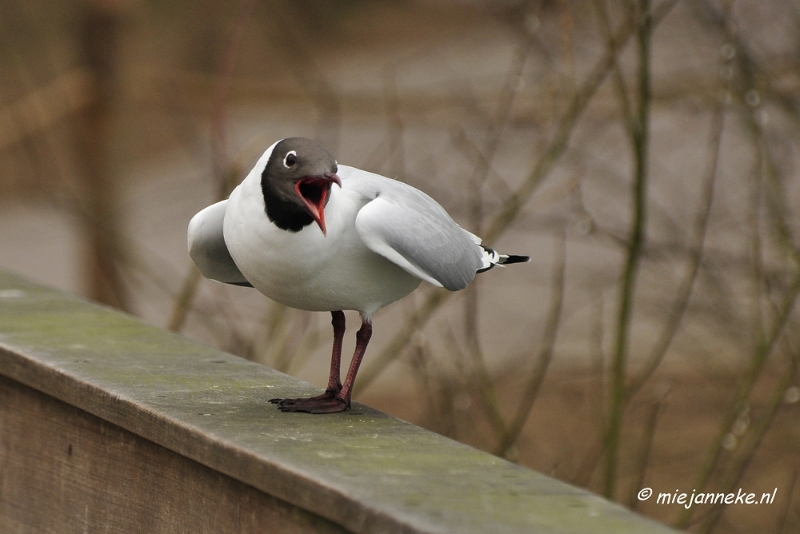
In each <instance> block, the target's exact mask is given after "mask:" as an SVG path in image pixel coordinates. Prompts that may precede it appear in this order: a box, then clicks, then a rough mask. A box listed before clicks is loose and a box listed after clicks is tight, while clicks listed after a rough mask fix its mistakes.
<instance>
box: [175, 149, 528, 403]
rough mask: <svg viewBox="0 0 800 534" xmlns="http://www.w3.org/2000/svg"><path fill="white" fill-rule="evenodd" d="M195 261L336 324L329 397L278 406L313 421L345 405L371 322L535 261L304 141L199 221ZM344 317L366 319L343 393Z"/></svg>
mask: <svg viewBox="0 0 800 534" xmlns="http://www.w3.org/2000/svg"><path fill="white" fill-rule="evenodd" d="M304 157H307V158H308V159H309V161H308V162H306V160H305V159H303V158H304ZM301 165H305V168H302V167H301ZM334 185H336V186H338V187H333V186H334ZM304 210H305V211H304ZM313 222H316V223H317V224H313ZM189 251H190V255H191V257H192V259H193V260H194V262H195V264H196V265H197V266H198V268H199V269H200V271H201V272H202V273H203V274H204V275H205V276H206V277H208V278H211V279H213V280H217V281H220V282H226V283H233V284H238V285H251V286H253V287H255V288H256V289H258V290H259V291H260V292H261V293H263V294H264V295H266V296H268V297H269V298H271V299H273V300H275V301H277V302H280V303H282V304H285V305H286V306H290V307H293V308H298V309H303V310H310V311H330V312H332V313H333V324H334V355H333V359H332V366H331V377H330V381H329V386H328V390H327V391H326V394H324V395H322V396H320V397H315V398H313V399H284V400H282V401H281V402H280V405H281V409H284V410H290V411H310V412H314V413H321V412H325V413H327V412H331V411H341V410H343V409H347V407H348V406H349V403H350V394H351V392H352V382H353V380H355V374H356V372H357V370H358V364H359V363H360V359H361V357H362V356H363V352H364V350H365V349H366V345H367V343H368V341H369V337H370V335H371V331H372V325H371V319H372V315H373V314H374V313H375V312H377V311H378V310H379V309H380V308H382V307H384V306H386V305H388V304H390V303H392V302H394V301H396V300H398V299H400V298H402V297H404V296H406V295H408V294H409V293H411V292H412V291H413V290H414V289H416V288H417V286H419V284H420V282H422V281H423V280H424V281H427V282H429V283H432V284H434V285H438V286H442V287H446V288H447V289H450V290H459V289H463V288H464V287H466V286H467V284H469V282H471V281H472V279H473V278H474V277H475V274H476V273H477V272H479V271H482V270H486V269H489V268H491V267H492V266H493V265H494V264H497V263H513V262H517V261H527V258H525V257H522V256H511V257H509V256H501V255H499V254H497V253H495V252H494V251H492V250H491V249H486V248H484V247H482V246H481V245H480V240H479V239H478V238H477V237H475V236H473V235H472V234H470V233H469V232H467V231H465V230H463V229H462V228H460V227H459V226H458V225H457V224H456V223H455V222H454V221H453V219H452V218H451V217H450V216H449V215H448V214H447V212H446V211H445V210H444V209H443V208H442V207H441V206H440V205H439V204H438V203H437V202H436V201H435V200H433V199H432V198H431V197H429V196H428V195H426V194H424V193H422V192H421V191H419V190H418V189H415V188H413V187H411V186H409V185H407V184H404V183H402V182H398V181H396V180H392V179H389V178H386V177H383V176H380V175H377V174H373V173H370V172H366V171H362V170H360V169H356V168H353V167H346V166H339V165H338V164H337V163H336V161H335V160H333V158H332V156H330V154H328V153H327V151H325V150H324V149H323V148H322V147H320V146H319V145H316V143H313V142H312V141H308V140H304V139H298V138H290V139H285V140H282V141H279V142H278V143H275V144H274V145H272V146H271V147H270V148H269V149H267V151H266V152H265V153H264V155H263V156H262V157H261V158H260V159H259V161H258V162H257V163H256V166H255V167H254V168H253V170H252V171H251V172H250V174H248V176H247V177H246V178H245V179H244V181H243V182H242V183H241V184H240V185H239V186H238V187H237V188H236V189H234V191H233V192H232V193H231V195H230V198H229V199H228V200H225V201H222V202H219V203H217V204H214V205H212V206H209V207H208V208H206V209H205V210H203V211H201V212H200V213H198V214H197V215H196V216H195V217H194V218H193V219H192V221H191V222H190V224H189ZM341 310H356V311H358V312H360V314H361V316H362V320H363V325H362V329H361V330H360V331H359V336H358V342H357V347H356V355H355V356H354V359H353V364H352V365H351V369H350V372H349V373H348V377H347V380H346V381H345V384H344V386H342V385H341V383H339V363H338V362H339V359H340V352H341V338H342V336H343V334H344V314H343V313H342V312H341ZM359 353H360V354H359ZM351 375H352V376H351Z"/></svg>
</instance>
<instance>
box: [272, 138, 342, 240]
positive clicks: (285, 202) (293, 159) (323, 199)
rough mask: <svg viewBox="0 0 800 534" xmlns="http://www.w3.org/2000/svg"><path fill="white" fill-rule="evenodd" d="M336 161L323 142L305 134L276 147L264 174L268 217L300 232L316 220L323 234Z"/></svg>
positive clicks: (339, 181)
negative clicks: (320, 142) (308, 137)
mask: <svg viewBox="0 0 800 534" xmlns="http://www.w3.org/2000/svg"><path fill="white" fill-rule="evenodd" d="M337 170H338V165H337V163H336V160H335V159H334V157H333V156H332V155H331V153H330V152H328V151H327V150H326V149H325V148H324V147H323V146H322V145H320V144H319V143H316V142H315V141H312V140H311V139H306V138H303V137H288V138H286V139H283V140H281V141H279V142H277V143H276V144H275V145H274V146H273V147H272V153H271V154H270V155H269V158H268V159H267V163H266V165H265V167H264V170H263V171H262V173H261V191H262V193H263V195H264V204H265V210H266V212H267V217H269V219H270V220H271V221H272V222H273V223H275V225H276V226H278V227H279V228H282V229H283V230H288V231H290V232H298V231H300V230H302V229H303V228H305V227H306V226H308V225H309V224H311V223H312V222H316V223H317V225H318V226H319V228H320V230H322V233H323V235H326V234H327V229H326V227H325V206H326V205H327V204H328V200H329V199H330V196H331V187H332V186H333V184H336V185H338V186H339V187H341V186H342V182H341V180H340V179H339V177H338V176H337V175H336V172H337Z"/></svg>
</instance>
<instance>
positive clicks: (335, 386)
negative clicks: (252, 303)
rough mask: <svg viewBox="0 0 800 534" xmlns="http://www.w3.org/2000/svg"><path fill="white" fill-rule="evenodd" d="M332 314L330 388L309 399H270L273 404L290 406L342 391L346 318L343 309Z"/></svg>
mask: <svg viewBox="0 0 800 534" xmlns="http://www.w3.org/2000/svg"><path fill="white" fill-rule="evenodd" d="M331 316H332V320H331V324H332V325H333V352H332V353H331V373H330V376H329V377H328V388H327V389H326V390H325V393H323V394H322V395H317V396H316V397H311V398H308V399H303V398H297V399H270V400H269V401H270V402H271V403H272V404H278V405H280V406H289V405H291V404H296V403H298V402H300V401H305V400H323V399H332V398H334V397H335V396H336V394H337V393H339V391H341V389H342V381H341V379H340V378H339V377H340V374H341V371H340V369H341V366H342V340H343V339H344V331H345V318H344V312H343V311H332V312H331Z"/></svg>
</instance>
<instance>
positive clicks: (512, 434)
mask: <svg viewBox="0 0 800 534" xmlns="http://www.w3.org/2000/svg"><path fill="white" fill-rule="evenodd" d="M555 249H556V251H555V254H554V261H553V281H552V283H551V284H550V287H551V288H552V289H551V293H550V307H549V311H548V313H547V319H546V321H545V327H544V335H543V337H542V341H541V344H540V346H539V352H538V354H537V356H536V365H535V366H534V368H533V371H532V373H531V375H530V378H529V379H528V381H527V383H526V385H525V390H524V393H523V397H522V401H521V402H520V404H519V407H518V408H517V412H516V413H515V415H514V418H513V419H512V420H511V424H510V425H509V427H508V430H507V431H506V433H505V435H503V436H502V437H501V440H500V443H499V445H498V446H497V448H496V449H495V454H496V455H498V456H506V455H507V454H508V451H509V450H510V449H511V447H512V446H513V445H514V444H515V443H516V441H517V440H518V439H519V436H520V434H522V430H523V428H525V423H526V422H527V421H528V418H529V417H530V414H531V411H532V409H533V405H534V403H535V402H536V398H537V397H538V396H539V391H540V390H541V387H542V383H543V382H544V377H545V375H546V374H547V369H548V368H549V366H550V362H551V360H552V358H553V349H554V347H555V343H556V335H557V334H558V327H559V325H560V322H561V309H562V305H563V302H564V289H565V286H566V284H565V280H566V276H565V271H566V266H567V238H566V235H565V234H564V233H561V235H559V236H558V238H557V239H556V247H555Z"/></svg>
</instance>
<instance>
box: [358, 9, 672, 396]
mask: <svg viewBox="0 0 800 534" xmlns="http://www.w3.org/2000/svg"><path fill="white" fill-rule="evenodd" d="M677 1H678V0H667V1H666V2H664V3H662V4H661V5H660V6H659V8H658V9H657V10H655V11H654V12H653V15H652V17H651V18H652V24H651V25H652V26H653V27H655V26H656V25H657V24H658V23H659V22H660V21H661V20H663V18H664V17H665V16H666V15H667V14H668V13H669V11H670V10H671V9H672V7H674V6H675V4H676V3H677ZM633 30H634V28H633V27H632V25H630V24H626V25H623V27H621V28H620V29H619V30H618V31H617V32H616V33H615V36H614V37H615V39H614V42H615V43H617V48H621V47H622V46H624V45H625V43H626V42H627V41H628V39H630V37H631V35H632V33H633ZM613 62H614V55H613V53H611V52H610V51H606V54H605V55H604V56H603V57H602V58H601V59H600V60H599V61H598V62H597V63H596V64H595V66H594V67H593V68H592V70H591V72H590V74H589V75H588V76H587V78H586V79H585V80H584V82H583V83H582V84H581V85H580V87H579V89H578V91H577V92H576V93H575V94H574V95H573V97H572V99H571V101H570V104H569V105H568V106H567V110H566V111H565V113H564V115H563V117H562V119H561V121H559V124H558V127H557V129H556V132H555V134H554V136H553V138H552V139H551V140H550V142H549V143H548V144H547V147H546V148H545V150H544V151H543V152H542V154H541V156H540V157H539V158H538V160H537V162H536V164H535V165H534V167H533V169H532V170H531V172H530V174H529V175H528V177H527V179H526V180H525V182H524V183H523V184H522V186H520V188H519V189H518V190H517V191H516V192H515V193H514V194H512V195H511V196H510V197H508V198H507V199H506V200H505V201H504V202H503V204H502V206H501V207H500V209H499V210H498V213H497V215H495V217H494V218H493V219H492V221H491V223H490V224H489V226H488V229H487V230H486V232H484V233H483V237H484V239H485V241H486V242H492V241H494V240H495V239H496V238H498V237H499V236H500V235H502V234H503V233H504V232H505V231H506V230H508V228H509V227H510V226H511V225H512V224H513V223H514V221H515V220H516V218H517V216H518V214H519V211H520V210H521V209H522V207H523V206H524V205H525V203H526V202H527V201H528V200H529V199H530V197H531V196H532V195H533V193H534V192H535V191H536V189H537V188H538V187H539V185H541V183H542V182H543V181H544V179H545V178H546V177H547V176H548V175H549V173H550V171H552V170H553V168H554V166H555V164H556V163H557V162H558V161H559V159H560V158H561V156H562V155H563V154H564V152H565V150H566V149H567V147H568V146H569V141H570V139H571V137H572V133H573V132H574V130H575V126H576V124H577V122H578V119H579V118H580V117H581V115H582V114H583V112H584V111H585V110H586V107H587V105H588V104H589V102H590V101H591V99H592V97H593V96H594V95H595V93H596V92H597V90H598V88H599V87H600V85H602V83H603V81H604V80H605V79H606V76H607V75H608V73H609V72H610V69H611V67H612V66H613ZM449 297H450V294H448V293H445V292H442V291H432V292H431V293H429V294H428V296H427V297H426V298H425V300H424V301H423V303H422V304H421V305H420V308H419V309H418V311H417V313H416V314H414V316H413V318H411V319H409V320H407V321H406V323H405V324H404V325H403V326H402V327H401V328H400V330H399V331H398V332H397V333H396V334H395V336H394V337H393V338H392V340H391V341H390V342H389V344H388V345H387V347H386V348H384V350H383V351H382V352H381V353H380V354H379V355H378V356H377V357H376V358H375V359H373V360H372V364H370V365H369V366H368V367H366V368H365V369H364V370H363V371H361V374H360V375H359V382H358V383H357V384H356V389H357V390H358V389H362V390H363V389H365V388H367V387H368V386H369V385H370V384H371V383H372V382H373V381H374V380H375V379H376V378H377V377H378V376H379V375H380V374H381V373H382V372H383V371H384V370H385V369H386V366H387V365H388V364H389V363H391V362H392V361H394V359H395V358H396V357H397V355H398V354H400V352H401V351H402V350H403V348H404V347H406V346H407V344H408V341H409V339H411V336H412V335H414V333H415V332H416V331H417V330H418V329H419V328H422V327H424V326H425V325H426V324H427V322H428V320H429V319H430V318H431V317H432V316H433V314H434V313H435V312H436V311H437V310H438V309H439V308H440V307H441V306H442V305H443V304H444V303H445V302H446V301H447V300H448V298H449Z"/></svg>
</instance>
